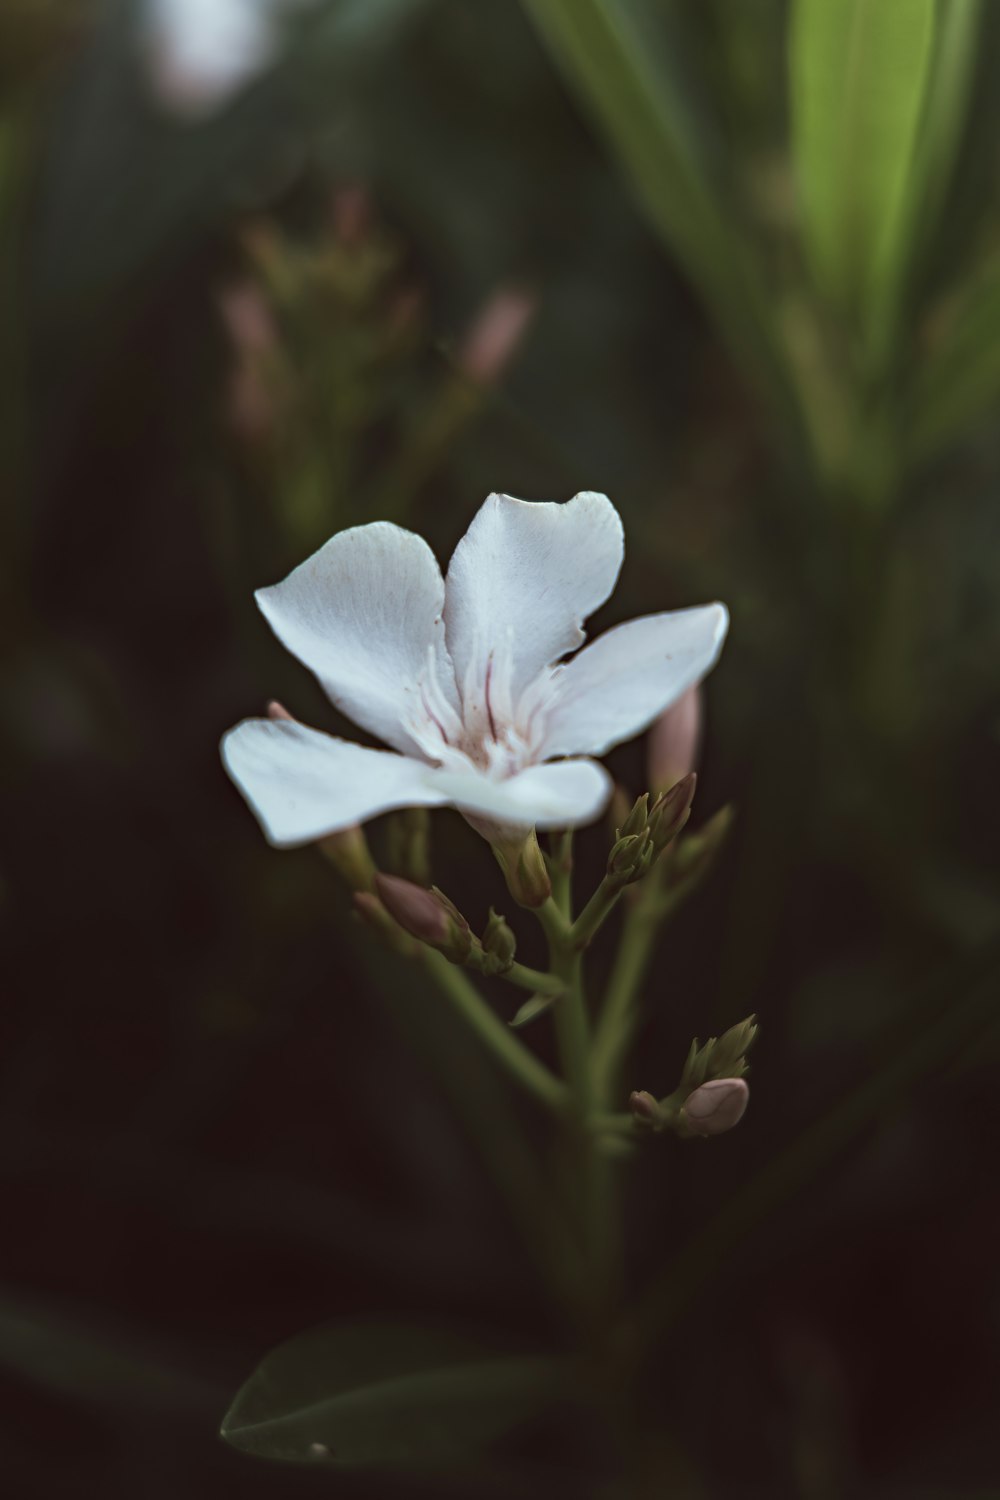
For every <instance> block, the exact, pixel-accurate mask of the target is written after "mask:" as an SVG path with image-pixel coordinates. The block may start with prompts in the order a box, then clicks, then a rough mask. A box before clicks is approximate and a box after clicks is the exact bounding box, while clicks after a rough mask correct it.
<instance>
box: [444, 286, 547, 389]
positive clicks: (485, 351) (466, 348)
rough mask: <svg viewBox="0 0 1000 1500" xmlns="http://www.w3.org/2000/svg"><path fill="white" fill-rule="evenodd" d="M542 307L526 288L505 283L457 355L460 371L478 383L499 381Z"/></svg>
mask: <svg viewBox="0 0 1000 1500" xmlns="http://www.w3.org/2000/svg"><path fill="white" fill-rule="evenodd" d="M537 308H538V298H537V297H536V296H535V295H534V294H533V293H532V292H529V291H526V290H525V289H524V288H522V287H516V286H502V287H499V288H498V289H497V291H495V292H494V293H493V294H492V296H491V297H489V298H488V299H487V301H486V303H485V304H484V306H483V307H482V308H481V309H480V311H479V313H478V314H477V316H476V319H475V321H474V322H473V324H472V327H471V328H470V329H469V330H468V332H467V333H466V335H465V338H464V339H463V340H462V343H461V345H460V347H459V349H458V351H457V354H456V363H457V365H458V367H459V369H460V370H462V371H463V372H464V373H465V374H466V375H468V376H469V378H470V379H471V380H474V381H475V382H476V383H477V385H491V384H492V383H493V382H494V381H496V380H499V379H500V377H501V375H502V374H503V373H504V371H505V369H506V368H507V365H508V364H509V363H510V361H511V360H512V359H513V357H514V355H515V354H516V353H517V350H518V346H519V345H520V343H521V341H522V339H523V338H524V335H525V333H526V332H527V329H528V326H529V324H530V323H531V320H532V319H533V318H534V316H535V312H536V310H537Z"/></svg>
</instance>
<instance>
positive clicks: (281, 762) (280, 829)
mask: <svg viewBox="0 0 1000 1500" xmlns="http://www.w3.org/2000/svg"><path fill="white" fill-rule="evenodd" d="M221 748H222V759H223V762H224V764H225V767H226V770H227V771H228V772H229V774H230V776H231V777H232V778H233V780H234V781H235V783H236V785H237V786H238V787H239V789H240V791H241V792H242V793H243V795H244V797H245V798H246V799H247V801H248V802H249V804H250V806H251V808H252V809H253V811H254V812H255V813H256V815H257V818H258V821H259V822H260V825H261V827H262V828H263V830H264V832H265V834H266V835H267V837H268V839H269V840H270V842H271V843H272V844H277V845H279V846H280V847H288V846H291V845H295V844H310V843H312V842H313V841H314V840H315V839H318V838H322V837H323V836H324V834H327V833H336V832H337V831H338V830H339V829H342V828H350V827H351V826H352V825H353V824H355V823H363V822H364V821H365V819H367V818H374V817H376V816H377V815H378V814H379V813H383V812H388V811H390V809H392V808H394V807H440V806H441V805H442V804H443V803H446V802H448V801H450V798H449V796H448V793H447V791H445V790H444V789H439V788H437V787H435V785H434V783H433V781H432V780H431V779H430V778H432V777H433V776H434V774H435V773H434V771H433V770H432V769H431V767H430V766H427V765H425V764H424V763H423V762H422V761H418V760H411V759H410V758H409V757H408V756H404V755H393V754H392V752H391V751H389V750H368V749H366V748H365V747H364V746H363V745H352V744H350V743H349V742H348V741H347V740H336V739H334V738H333V736H332V735H329V734H323V733H321V732H320V730H318V729H310V728H308V727H307V726H306V725H305V724H299V723H296V722H295V720H293V719H244V720H243V723H242V724H237V726H236V728H235V729H231V730H230V731H229V733H228V734H227V735H225V736H224V738H223V741H222V747H221Z"/></svg>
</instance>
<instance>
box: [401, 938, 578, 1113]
mask: <svg viewBox="0 0 1000 1500" xmlns="http://www.w3.org/2000/svg"><path fill="white" fill-rule="evenodd" d="M424 962H425V964H426V965H427V969H428V972H429V973H431V974H432V975H433V976H434V979H435V980H436V981H437V985H438V988H439V989H440V990H441V992H442V994H443V995H445V996H446V997H447V999H449V1000H450V1001H451V1003H452V1005H453V1006H454V1007H455V1009H456V1010H457V1011H458V1012H459V1014H460V1015H461V1016H462V1018H463V1019H464V1020H465V1021H466V1022H468V1024H469V1026H471V1028H472V1030H473V1031H474V1032H475V1033H476V1035H477V1036H478V1037H479V1039H480V1041H482V1042H484V1043H485V1044H486V1046H487V1047H488V1048H489V1049H490V1051H491V1052H492V1053H493V1056H494V1057H495V1058H496V1059H497V1061H498V1062H499V1063H501V1064H502V1065H503V1067H504V1068H505V1069H506V1071H507V1073H508V1074H509V1076H510V1077H512V1078H515V1079H516V1080H517V1082H518V1083H520V1084H521V1086H522V1088H525V1089H527V1090H528V1092H529V1093H531V1094H534V1096H535V1098H536V1099H539V1100H540V1101H541V1102H542V1103H543V1104H545V1105H546V1106H547V1107H548V1108H549V1109H551V1110H554V1111H555V1112H556V1113H558V1114H563V1113H565V1111H566V1109H567V1106H568V1105H569V1103H570V1096H569V1091H568V1089H567V1088H566V1085H565V1084H564V1083H562V1082H561V1081H560V1080H559V1079H558V1078H556V1077H555V1075H554V1074H553V1073H551V1072H550V1071H549V1069H548V1068H547V1067H546V1066H545V1064H544V1063H542V1062H539V1060H538V1058H537V1057H535V1055H534V1053H533V1052H529V1051H528V1049H527V1047H525V1045H524V1043H523V1042H521V1041H520V1040H519V1039H518V1037H517V1035H516V1034H515V1033H514V1032H512V1031H511V1029H510V1027H509V1026H506V1025H505V1024H504V1023H503V1021H501V1020H500V1018H499V1016H497V1015H495V1014H494V1013H493V1011H492V1010H490V1008H489V1006H488V1005H487V1004H486V1002H485V1000H484V999H483V997H482V996H481V995H480V994H479V991H478V990H477V989H476V988H475V986H474V985H473V984H471V983H470V982H469V980H468V979H467V978H466V976H465V974H463V973H462V971H461V969H457V968H456V967H455V965H454V964H452V963H449V962H448V960H447V959H446V958H445V957H444V956H443V955H442V954H440V953H435V952H434V951H433V949H427V950H426V951H425V953H424Z"/></svg>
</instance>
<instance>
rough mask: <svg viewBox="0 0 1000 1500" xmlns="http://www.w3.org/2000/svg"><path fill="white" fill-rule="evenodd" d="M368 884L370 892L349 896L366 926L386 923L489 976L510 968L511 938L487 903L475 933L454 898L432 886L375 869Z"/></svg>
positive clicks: (503, 920) (503, 921) (513, 944)
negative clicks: (484, 917)
mask: <svg viewBox="0 0 1000 1500" xmlns="http://www.w3.org/2000/svg"><path fill="white" fill-rule="evenodd" d="M374 884H375V889H374V892H371V893H370V892H367V891H361V892H359V893H358V894H356V895H355V898H354V901H355V906H356V907H357V908H358V911H359V913H360V915H361V916H362V917H364V918H365V919H366V920H368V921H369V923H370V924H371V925H373V926H379V927H383V928H384V927H385V924H386V922H388V923H389V924H390V925H391V926H392V927H394V928H395V929H402V932H403V933H406V934H407V935H408V936H409V937H410V938H416V940H417V942H418V943H424V944H426V946H427V947H428V948H434V949H436V950H437V952H438V953H443V954H444V956H445V958H447V959H448V961H449V962H450V963H453V964H458V965H459V966H464V965H469V966H470V967H472V968H475V969H478V970H479V972H480V973H481V974H485V975H487V976H489V977H493V976H495V975H499V974H506V973H508V971H509V970H510V969H511V967H512V965H513V963H514V956H515V954H516V952H517V939H516V937H515V936H514V933H513V932H512V930H511V928H510V926H509V925H508V923H507V921H506V918H504V917H502V916H501V915H500V913H499V912H497V911H494V910H493V908H492V907H490V914H489V918H488V920H487V922H486V926H485V927H484V929H483V935H482V937H481V938H477V937H474V936H473V933H472V929H471V928H470V926H469V924H468V922H467V921H466V919H465V917H464V916H463V915H462V913H461V912H460V911H459V910H458V907H457V906H456V905H455V903H454V902H453V901H449V899H448V897H447V896H446V895H445V894H444V892H443V891H440V890H438V888H437V886H433V885H432V886H431V887H430V888H429V889H428V888H426V887H424V886H420V885H416V884H415V883H414V882H413V881H412V880H404V879H403V878H402V877H401V876H399V875H383V874H381V873H379V874H377V875H376V876H375V882H374ZM375 908H377V910H376V909H375ZM389 935H390V934H389V933H386V936H389ZM395 946H397V947H398V946H399V944H398V943H396V944H395Z"/></svg>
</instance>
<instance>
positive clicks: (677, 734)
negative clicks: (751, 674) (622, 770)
mask: <svg viewBox="0 0 1000 1500" xmlns="http://www.w3.org/2000/svg"><path fill="white" fill-rule="evenodd" d="M702 719H703V700H702V689H701V684H700V683H697V684H696V685H695V686H694V687H692V688H688V690H687V692H686V693H683V694H682V695H681V696H680V697H679V698H678V700H677V702H676V703H674V704H673V705H672V706H671V707H670V708H668V709H667V710H666V711H665V712H664V713H662V714H661V715H660V717H659V718H658V719H657V720H656V722H655V724H654V725H653V727H652V729H651V730H650V731H649V746H648V749H647V756H648V763H649V784H650V786H651V787H652V788H653V790H654V791H655V792H661V791H665V790H666V789H667V788H668V787H672V786H674V785H675V783H676V782H678V781H680V780H681V778H682V777H684V776H686V775H687V774H688V772H689V771H693V770H695V768H696V766H697V764H698V752H699V749H700V746H701V730H702Z"/></svg>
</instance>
